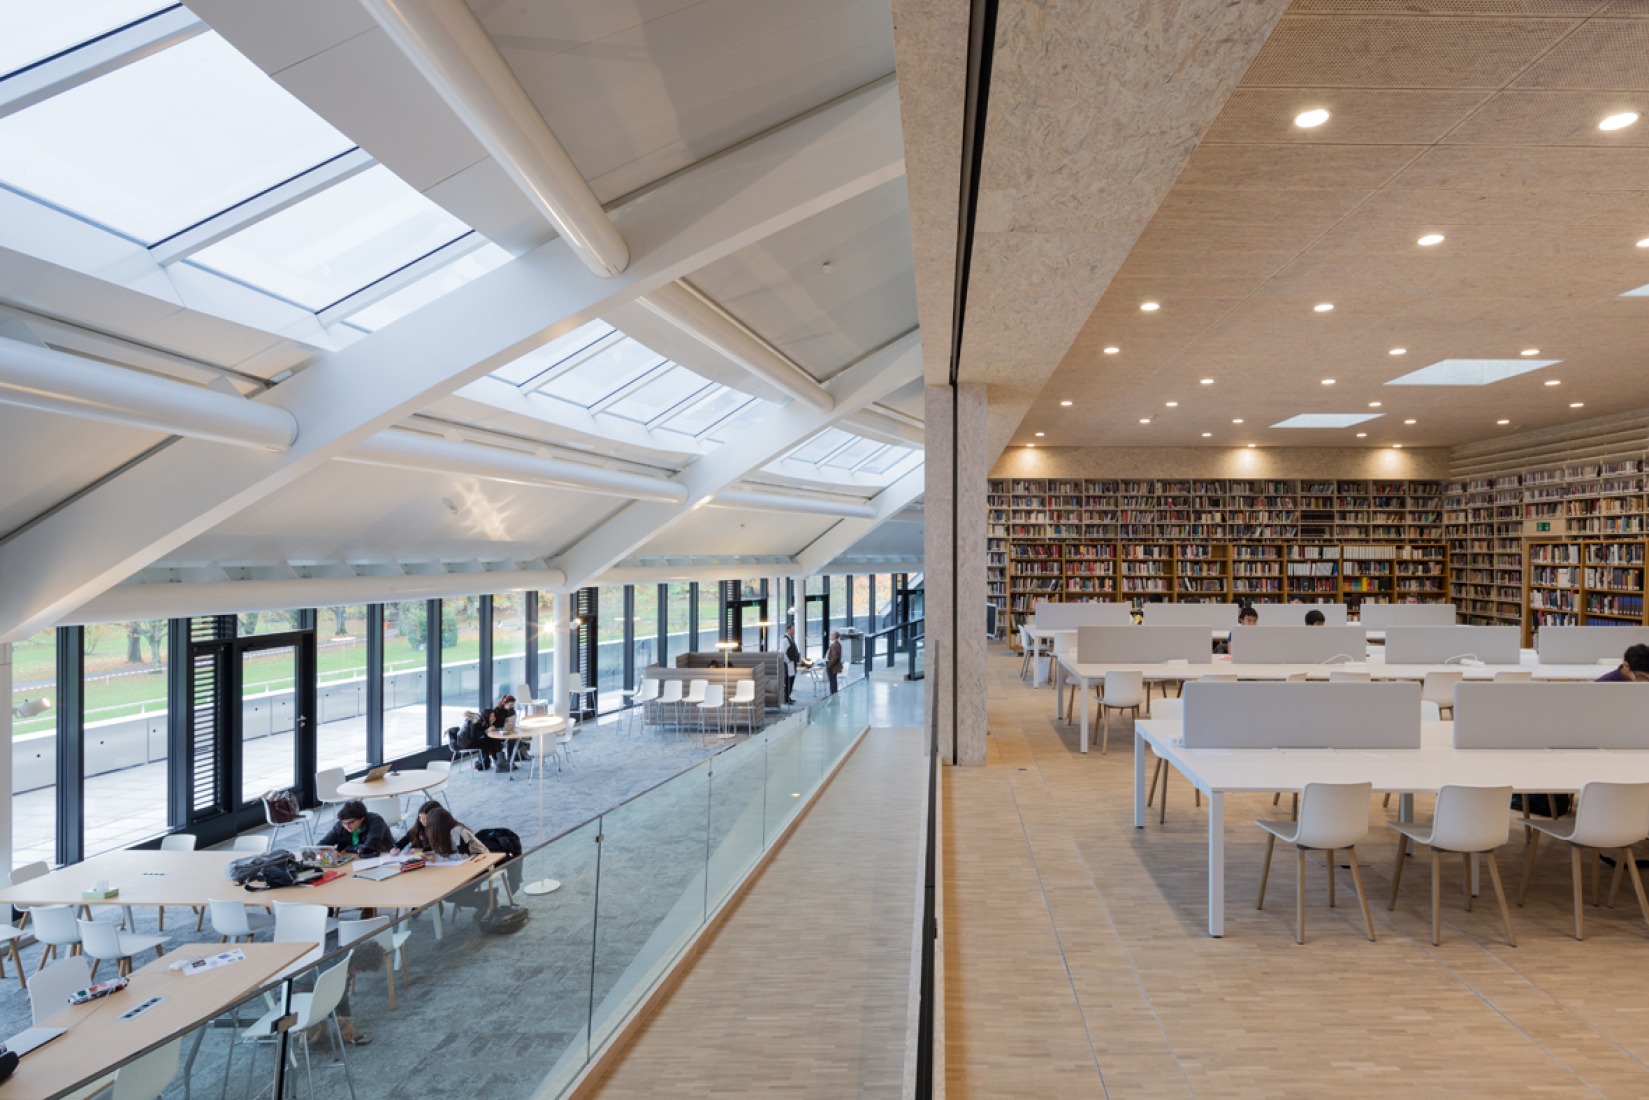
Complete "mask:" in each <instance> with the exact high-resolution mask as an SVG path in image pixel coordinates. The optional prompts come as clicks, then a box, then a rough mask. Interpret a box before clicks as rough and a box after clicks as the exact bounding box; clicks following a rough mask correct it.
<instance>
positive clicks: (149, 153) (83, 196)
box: [0, 4, 462, 304]
mask: <svg viewBox="0 0 1649 1100" xmlns="http://www.w3.org/2000/svg"><path fill="white" fill-rule="evenodd" d="M4 6H6V7H10V6H11V5H9V4H8V5H4ZM53 6H54V7H55V6H56V5H53ZM63 6H64V7H65V8H73V7H76V6H78V5H76V4H67V5H63ZM99 6H101V5H99ZM146 6H148V7H153V5H146ZM6 29H7V31H8V32H9V31H10V29H11V28H10V27H9V26H8V27H7V28H6ZM3 40H4V36H0V41H3ZM0 48H3V47H0ZM352 148H354V143H353V142H351V141H350V140H349V139H348V138H347V137H345V136H344V135H343V134H341V133H339V132H338V131H337V130H335V129H333V128H332V127H331V126H330V125H328V124H327V123H326V122H325V121H324V120H323V119H322V118H321V117H320V116H319V115H317V114H315V112H313V111H311V110H310V109H309V108H308V107H306V106H304V105H303V104H302V103H300V102H299V101H298V100H297V99H296V98H295V97H294V96H293V95H292V94H291V93H290V92H288V91H286V89H284V88H282V87H281V86H280V85H279V84H277V83H275V82H274V81H273V80H271V79H269V77H268V76H266V75H265V74H264V73H263V72H262V71H261V70H260V69H259V68H258V67H257V66H256V65H254V64H252V63H251V62H250V61H248V60H246V58H244V57H242V56H241V55H240V54H239V53H237V52H236V51H235V50H234V49H233V48H232V47H231V46H230V45H229V44H228V43H227V42H225V41H224V40H223V39H222V38H220V37H218V36H217V35H216V34H210V33H208V34H200V35H196V36H195V37H193V38H190V39H188V40H186V41H184V42H180V43H178V44H177V45H175V46H172V47H170V48H169V49H164V50H161V51H159V52H158V53H154V54H150V55H149V56H147V57H143V58H140V59H138V60H136V61H133V62H131V63H130V64H127V65H123V66H121V67H120V68H117V69H115V70H114V71H112V72H108V73H105V74H104V75H102V76H100V77H98V78H97V79H95V80H91V81H88V82H87V83H85V84H81V85H79V86H78V87H73V88H69V89H68V90H67V91H64V92H61V93H60V94H58V95H55V96H52V97H51V98H49V99H46V100H43V101H41V102H39V103H36V104H34V105H33V106H31V107H28V108H26V109H24V110H22V111H19V112H17V113H16V114H14V115H11V116H9V117H6V118H0V182H4V183H5V184H6V185H7V186H8V187H11V188H13V189H14V190H18V191H21V192H24V193H26V194H28V195H30V196H31V197H34V198H37V199H39V200H41V201H42V202H45V203H48V204H50V205H52V206H57V207H60V208H62V209H64V210H67V211H69V212H70V213H73V214H77V215H79V216H80V217H82V218H85V219H87V220H89V221H92V222H95V223H97V224H99V225H101V226H104V227H105V228H107V229H111V230H113V231H114V232H116V233H119V234H122V235H123V236H126V237H129V238H131V239H133V240H136V241H138V242H140V243H142V244H145V245H149V244H153V243H155V242H156V241H160V240H164V239H165V238H167V237H170V236H172V235H173V234H175V233H177V232H179V231H180V230H183V229H187V228H188V227H190V226H192V225H195V224H197V223H199V222H201V221H204V220H205V219H207V218H210V217H212V216H213V215H215V214H220V213H222V212H223V211H225V210H227V209H229V208H231V207H233V206H236V205H238V204H240V203H242V202H245V201H246V200H247V199H250V198H252V197H254V196H256V195H258V194H261V193H262V192H264V191H266V190H268V189H269V188H271V187H274V186H276V185H277V184H280V183H284V182H285V181H287V180H289V179H291V178H293V177H294V176H298V175H301V174H302V173H304V172H306V171H308V170H310V169H311V168H314V167H316V166H317V165H320V164H323V163H325V162H327V161H329V160H331V159H333V158H334V157H338V156H341V155H342V154H344V153H346V152H348V151H349V150H350V149H352ZM379 171H381V172H383V174H384V175H389V173H388V170H387V169H379ZM391 178H392V179H393V177H391ZM401 186H402V187H405V185H404V184H402V185H401ZM407 190H409V191H410V190H411V189H410V188H407ZM271 220H272V221H273V220H275V219H271ZM288 222H290V219H288ZM289 232H290V229H283V230H281V231H280V233H281V234H282V235H285V234H287V233H289ZM459 232H462V228H460V230H459ZM456 235H457V233H449V234H448V235H447V237H446V240H451V239H452V237H453V236H456ZM291 239H293V238H290V237H288V238H287V240H291ZM297 239H302V238H297ZM363 285H364V284H363ZM356 289H358V288H356ZM285 296H288V297H292V296H293V295H285ZM340 296H341V295H340ZM328 300H329V301H330V300H332V299H328ZM322 304H325V303H322Z"/></svg>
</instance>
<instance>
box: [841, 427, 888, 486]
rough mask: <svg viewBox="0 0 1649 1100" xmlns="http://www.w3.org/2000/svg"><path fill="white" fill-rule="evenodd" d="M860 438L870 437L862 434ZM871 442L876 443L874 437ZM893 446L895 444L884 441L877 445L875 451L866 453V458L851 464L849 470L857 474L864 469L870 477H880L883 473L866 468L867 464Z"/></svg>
mask: <svg viewBox="0 0 1649 1100" xmlns="http://www.w3.org/2000/svg"><path fill="white" fill-rule="evenodd" d="M859 438H860V439H865V438H868V437H866V436H860V437H859ZM871 442H872V443H874V442H876V440H874V439H872V440H871ZM892 446H893V444H891V443H883V444H882V445H881V446H880V447H877V448H876V449H875V450H874V451H871V452H870V453H869V454H867V455H865V457H864V458H862V459H860V460H859V461H858V462H856V463H854V464H853V465H852V466H849V467H848V472H849V473H854V474H856V473H859V472H860V471H863V472H864V473H865V474H866V475H868V476H870V477H880V476H881V475H880V474H878V473H875V472H874V471H871V470H865V466H867V465H868V464H870V463H872V462H874V461H876V457H877V456H878V455H882V454H886V453H887V451H888V449H889V448H891V447H892Z"/></svg>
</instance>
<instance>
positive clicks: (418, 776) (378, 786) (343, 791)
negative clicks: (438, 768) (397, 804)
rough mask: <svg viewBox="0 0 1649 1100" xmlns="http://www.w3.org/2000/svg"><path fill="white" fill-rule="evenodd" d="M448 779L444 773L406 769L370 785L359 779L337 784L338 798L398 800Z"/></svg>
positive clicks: (426, 769)
mask: <svg viewBox="0 0 1649 1100" xmlns="http://www.w3.org/2000/svg"><path fill="white" fill-rule="evenodd" d="M449 778H450V776H448V775H447V774H446V773H444V772H432V771H430V770H429V769H428V768H408V769H407V770H406V771H403V772H392V773H391V774H389V775H386V776H384V777H383V778H382V779H379V780H375V781H373V782H371V783H368V782H366V781H365V780H361V779H351V780H349V781H348V782H347V783H339V784H338V797H339V798H340V799H344V798H399V797H401V796H402V795H406V794H413V793H415V792H417V791H427V790H429V789H430V788H431V787H434V786H438V785H440V784H442V783H445V782H446V781H447V780H448V779H449Z"/></svg>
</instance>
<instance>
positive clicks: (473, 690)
mask: <svg viewBox="0 0 1649 1100" xmlns="http://www.w3.org/2000/svg"><path fill="white" fill-rule="evenodd" d="M480 659H481V597H480V596H454V597H452V598H450V599H445V600H442V601H441V728H442V729H446V728H447V727H448V726H456V725H458V724H459V723H460V722H461V721H462V720H463V717H464V711H466V710H480V709H481V708H482V707H483V706H491V705H492V703H493V701H494V700H491V699H487V700H483V699H482V698H481V668H480V663H479V662H480Z"/></svg>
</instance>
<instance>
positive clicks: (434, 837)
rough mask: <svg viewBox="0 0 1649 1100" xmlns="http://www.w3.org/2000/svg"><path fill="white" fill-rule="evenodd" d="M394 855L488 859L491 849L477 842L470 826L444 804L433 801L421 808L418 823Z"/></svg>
mask: <svg viewBox="0 0 1649 1100" xmlns="http://www.w3.org/2000/svg"><path fill="white" fill-rule="evenodd" d="M390 851H391V854H392V855H398V854H400V853H401V852H406V851H419V852H425V853H428V854H430V855H434V856H440V857H443V858H445V857H447V856H454V855H460V856H484V855H486V854H487V846H486V845H485V844H482V843H481V842H480V841H479V840H477V839H475V834H474V833H473V832H471V831H470V828H469V826H468V825H465V824H464V823H463V822H461V821H458V820H457V819H456V818H454V817H453V816H452V814H451V813H449V812H447V808H446V807H445V806H443V805H441V803H439V802H436V801H435V800H433V799H431V800H430V801H428V802H426V803H424V804H423V805H422V806H420V807H418V821H417V824H415V825H413V827H412V828H410V829H408V830H407V834H406V836H403V837H402V838H401V839H400V842H399V843H397V844H396V845H395V847H394V848H392V849H391V850H390Z"/></svg>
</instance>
